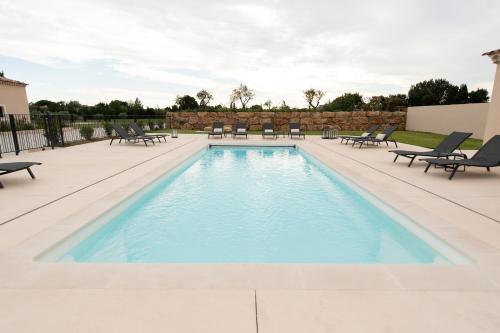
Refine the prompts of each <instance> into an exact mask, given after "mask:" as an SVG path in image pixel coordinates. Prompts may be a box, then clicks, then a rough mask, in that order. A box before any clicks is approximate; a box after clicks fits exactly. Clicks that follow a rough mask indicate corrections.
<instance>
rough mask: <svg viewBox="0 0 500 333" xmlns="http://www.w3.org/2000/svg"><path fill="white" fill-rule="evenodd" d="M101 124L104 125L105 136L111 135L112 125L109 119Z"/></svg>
mask: <svg viewBox="0 0 500 333" xmlns="http://www.w3.org/2000/svg"><path fill="white" fill-rule="evenodd" d="M102 126H103V127H104V133H106V136H108V137H111V136H112V135H113V126H111V123H110V122H109V121H105V122H104V124H102Z"/></svg>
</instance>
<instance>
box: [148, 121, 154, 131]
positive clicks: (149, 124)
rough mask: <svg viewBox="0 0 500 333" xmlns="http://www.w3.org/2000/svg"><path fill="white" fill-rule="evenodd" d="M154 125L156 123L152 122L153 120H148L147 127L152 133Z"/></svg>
mask: <svg viewBox="0 0 500 333" xmlns="http://www.w3.org/2000/svg"><path fill="white" fill-rule="evenodd" d="M155 125H156V122H155V121H154V119H149V120H148V126H149V130H150V131H152V130H154V129H155Z"/></svg>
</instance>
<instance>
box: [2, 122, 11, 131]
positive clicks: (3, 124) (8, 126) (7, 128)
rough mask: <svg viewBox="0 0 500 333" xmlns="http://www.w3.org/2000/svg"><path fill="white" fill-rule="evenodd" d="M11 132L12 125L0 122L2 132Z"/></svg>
mask: <svg viewBox="0 0 500 333" xmlns="http://www.w3.org/2000/svg"><path fill="white" fill-rule="evenodd" d="M7 131H10V125H9V123H8V122H7V121H6V120H2V121H0V132H7Z"/></svg>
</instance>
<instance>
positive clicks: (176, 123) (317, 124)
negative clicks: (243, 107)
mask: <svg viewBox="0 0 500 333" xmlns="http://www.w3.org/2000/svg"><path fill="white" fill-rule="evenodd" d="M166 117H167V118H166V120H167V125H168V126H169V127H170V126H172V127H174V128H181V129H195V130H203V129H204V128H205V127H208V126H212V124H213V123H214V122H215V121H222V122H224V124H226V125H234V124H235V123H236V122H238V121H241V122H245V123H247V124H248V125H249V128H250V130H253V131H255V130H261V129H262V124H264V123H269V122H273V123H274V124H275V127H276V129H278V130H286V129H288V124H289V123H300V125H301V127H302V129H304V130H308V131H321V130H322V129H323V128H324V127H325V126H338V127H340V128H341V129H342V130H363V129H366V128H367V127H369V126H370V125H372V124H379V125H382V126H388V125H398V128H399V129H400V130H404V128H405V120H406V112H401V111H396V112H381V111H354V112H313V111H308V112H187V111H186V112H167V115H166Z"/></svg>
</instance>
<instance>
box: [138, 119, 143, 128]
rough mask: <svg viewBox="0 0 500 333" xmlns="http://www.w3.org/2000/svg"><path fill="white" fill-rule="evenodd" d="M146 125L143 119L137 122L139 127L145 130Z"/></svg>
mask: <svg viewBox="0 0 500 333" xmlns="http://www.w3.org/2000/svg"><path fill="white" fill-rule="evenodd" d="M144 125H145V123H144V120H141V119H139V120H137V126H139V127H140V128H142V129H144Z"/></svg>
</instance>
